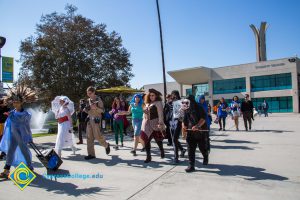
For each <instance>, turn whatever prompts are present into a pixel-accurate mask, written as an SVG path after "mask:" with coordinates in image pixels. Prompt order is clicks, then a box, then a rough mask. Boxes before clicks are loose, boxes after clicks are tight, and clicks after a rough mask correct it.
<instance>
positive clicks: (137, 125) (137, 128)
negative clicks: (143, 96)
mask: <svg viewBox="0 0 300 200" xmlns="http://www.w3.org/2000/svg"><path fill="white" fill-rule="evenodd" d="M142 121H143V119H132V126H133V130H134V132H133V133H134V136H140V135H141V128H142Z"/></svg>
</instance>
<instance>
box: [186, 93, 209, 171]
mask: <svg viewBox="0 0 300 200" xmlns="http://www.w3.org/2000/svg"><path fill="white" fill-rule="evenodd" d="M187 99H188V100H189V101H185V102H187V103H188V102H189V105H188V106H187V107H188V108H187V110H186V111H185V112H184V118H183V123H182V126H183V130H184V131H187V137H186V141H187V144H188V155H189V166H188V168H187V169H185V171H186V172H193V171H195V152H196V148H197V146H198V147H199V149H200V151H201V153H202V155H203V165H207V164H208V154H209V153H208V137H207V134H208V127H207V123H206V114H205V111H204V109H203V108H202V107H200V106H199V105H198V104H197V103H196V101H195V97H194V96H193V95H189V96H188V97H187Z"/></svg>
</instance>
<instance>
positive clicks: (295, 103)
mask: <svg viewBox="0 0 300 200" xmlns="http://www.w3.org/2000/svg"><path fill="white" fill-rule="evenodd" d="M168 74H169V75H170V76H171V77H173V78H174V79H175V80H176V81H177V85H176V84H174V83H173V84H172V86H173V87H176V88H181V85H192V88H193V89H192V92H193V94H194V95H195V96H199V95H201V94H204V95H205V96H206V98H207V100H209V102H210V104H211V105H215V104H216V103H217V102H218V101H219V99H220V98H221V97H224V98H225V99H226V100H227V102H228V103H229V102H231V99H232V97H233V96H235V95H237V96H238V97H240V98H244V95H245V94H249V95H250V97H251V100H252V101H253V103H254V106H255V107H257V106H258V105H259V104H261V103H262V102H263V100H264V99H266V101H267V102H268V103H269V107H270V112H295V113H298V112H299V101H300V98H299V90H300V60H299V58H297V57H293V58H283V59H278V60H268V61H262V62H255V63H248V64H240V65H232V66H226V67H217V68H208V67H195V68H186V69H182V70H175V71H169V72H168ZM178 85H179V86H178ZM150 87H151V86H150ZM160 87H161V90H160V91H162V86H160ZM147 88H148V87H147ZM182 88H183V87H182ZM145 89H146V88H145ZM169 91H170V89H169V90H168V92H169ZM181 91H183V92H185V89H182V90H181Z"/></svg>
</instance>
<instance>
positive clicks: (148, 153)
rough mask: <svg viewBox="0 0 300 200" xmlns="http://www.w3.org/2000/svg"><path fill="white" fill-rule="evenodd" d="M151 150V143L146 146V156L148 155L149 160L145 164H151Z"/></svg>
mask: <svg viewBox="0 0 300 200" xmlns="http://www.w3.org/2000/svg"><path fill="white" fill-rule="evenodd" d="M150 148H151V145H150V141H149V142H148V143H147V144H146V145H145V150H146V154H147V158H146V160H145V161H144V163H149V162H151V152H150Z"/></svg>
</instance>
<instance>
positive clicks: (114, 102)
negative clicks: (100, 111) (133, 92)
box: [111, 97, 121, 109]
mask: <svg viewBox="0 0 300 200" xmlns="http://www.w3.org/2000/svg"><path fill="white" fill-rule="evenodd" d="M117 100H119V105H120V107H121V100H120V98H119V97H115V98H114V101H113V103H112V106H111V107H112V108H113V109H116V108H117Z"/></svg>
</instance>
